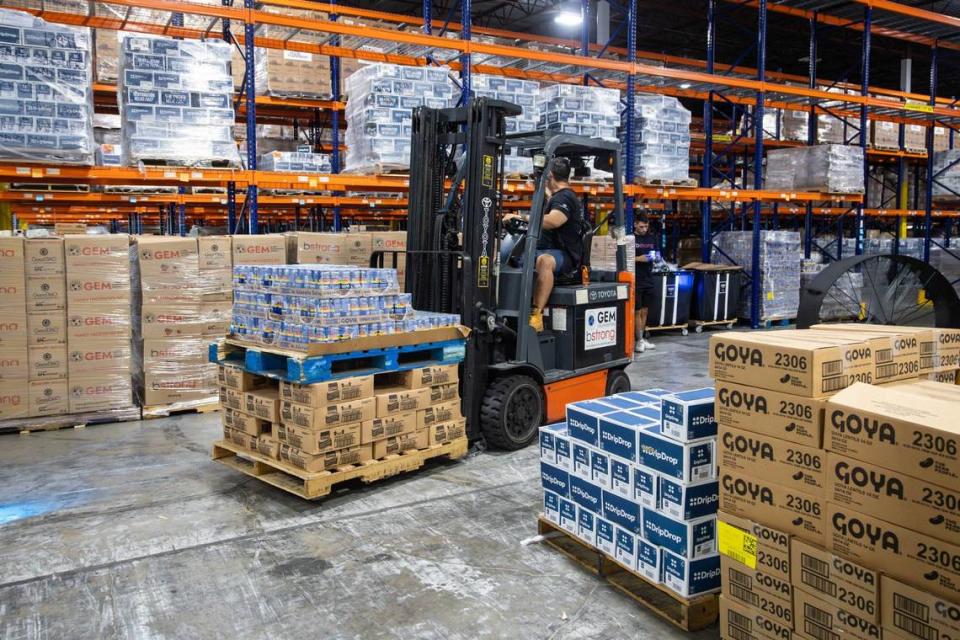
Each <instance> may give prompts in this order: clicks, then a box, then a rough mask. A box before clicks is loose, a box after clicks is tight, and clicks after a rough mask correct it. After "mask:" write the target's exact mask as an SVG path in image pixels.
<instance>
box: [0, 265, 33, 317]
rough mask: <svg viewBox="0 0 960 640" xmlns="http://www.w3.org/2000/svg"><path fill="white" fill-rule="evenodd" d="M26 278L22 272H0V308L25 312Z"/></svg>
mask: <svg viewBox="0 0 960 640" xmlns="http://www.w3.org/2000/svg"><path fill="white" fill-rule="evenodd" d="M26 306H27V280H26V278H24V277H23V274H22V273H5V274H0V309H4V310H7V309H10V310H17V309H19V310H22V311H23V312H26Z"/></svg>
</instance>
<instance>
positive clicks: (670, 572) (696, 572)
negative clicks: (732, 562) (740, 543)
mask: <svg viewBox="0 0 960 640" xmlns="http://www.w3.org/2000/svg"><path fill="white" fill-rule="evenodd" d="M660 552H661V556H660V564H661V565H662V566H663V584H664V586H666V587H667V588H668V589H670V590H671V591H674V592H676V593H677V594H678V595H681V596H683V597H684V598H689V597H691V596H697V595H701V594H704V593H713V592H715V591H719V590H720V554H718V553H713V554H710V555H708V556H704V557H703V558H697V559H696V560H690V559H688V558H684V557H683V556H680V555H677V554H675V553H673V552H671V551H670V550H669V549H661V550H660Z"/></svg>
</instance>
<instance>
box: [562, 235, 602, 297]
mask: <svg viewBox="0 0 960 640" xmlns="http://www.w3.org/2000/svg"><path fill="white" fill-rule="evenodd" d="M594 231H595V229H594V228H593V227H591V226H589V225H586V228H585V229H584V232H583V235H582V236H580V262H579V264H577V265H575V266H574V268H572V269H570V270H569V271H567V272H566V273H563V274H560V275H558V276H557V277H556V278H555V279H554V286H557V285H560V286H563V285H577V284H583V268H584V267H586V268H587V270H588V271H589V269H590V252H591V250H592V249H593V233H594Z"/></svg>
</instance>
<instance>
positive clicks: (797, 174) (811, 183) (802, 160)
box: [765, 144, 863, 193]
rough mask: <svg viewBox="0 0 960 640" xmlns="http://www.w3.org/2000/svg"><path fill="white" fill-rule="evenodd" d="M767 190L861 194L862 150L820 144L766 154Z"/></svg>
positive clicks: (847, 146) (849, 146) (854, 147)
mask: <svg viewBox="0 0 960 640" xmlns="http://www.w3.org/2000/svg"><path fill="white" fill-rule="evenodd" d="M765 186H766V188H767V189H790V190H793V189H796V190H806V191H824V192H827V193H863V149H862V148H861V147H859V146H853V145H842V144H822V145H816V146H812V147H795V148H793V149H773V150H771V151H770V152H769V153H767V167H766V185H765Z"/></svg>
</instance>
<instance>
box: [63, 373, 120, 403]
mask: <svg viewBox="0 0 960 640" xmlns="http://www.w3.org/2000/svg"><path fill="white" fill-rule="evenodd" d="M68 382H69V385H70V386H69V393H70V413H81V412H84V411H101V410H108V409H120V408H126V407H129V406H131V404H132V402H133V389H132V386H131V382H130V374H129V373H127V374H122V373H107V372H97V373H95V374H93V375H90V376H73V375H71V376H70V378H69V381H68Z"/></svg>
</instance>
